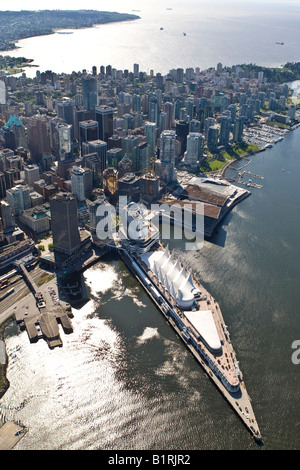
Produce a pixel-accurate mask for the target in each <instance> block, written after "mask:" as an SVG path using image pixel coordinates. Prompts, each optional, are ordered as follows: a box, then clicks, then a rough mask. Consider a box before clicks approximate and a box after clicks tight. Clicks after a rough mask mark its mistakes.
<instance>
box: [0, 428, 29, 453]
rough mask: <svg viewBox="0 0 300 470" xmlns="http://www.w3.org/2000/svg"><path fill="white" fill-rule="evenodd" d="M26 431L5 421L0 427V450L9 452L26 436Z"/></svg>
mask: <svg viewBox="0 0 300 470" xmlns="http://www.w3.org/2000/svg"><path fill="white" fill-rule="evenodd" d="M26 432H27V429H26V428H25V427H24V426H20V425H18V424H15V423H13V422H12V421H6V422H5V423H4V424H3V426H1V427H0V450H11V449H13V448H14V447H15V445H16V444H17V443H18V442H19V440H20V439H22V437H23V436H24V435H25V434H26Z"/></svg>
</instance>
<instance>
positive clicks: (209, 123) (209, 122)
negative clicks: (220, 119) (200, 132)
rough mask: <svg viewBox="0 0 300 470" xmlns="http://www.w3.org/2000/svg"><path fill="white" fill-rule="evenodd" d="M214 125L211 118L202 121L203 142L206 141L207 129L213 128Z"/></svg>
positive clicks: (213, 120)
mask: <svg viewBox="0 0 300 470" xmlns="http://www.w3.org/2000/svg"><path fill="white" fill-rule="evenodd" d="M214 125H215V119H214V118H212V117H207V118H206V119H205V120H204V134H205V140H206V141H207V139H208V129H209V128H210V127H211V126H214Z"/></svg>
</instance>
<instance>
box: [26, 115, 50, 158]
mask: <svg viewBox="0 0 300 470" xmlns="http://www.w3.org/2000/svg"><path fill="white" fill-rule="evenodd" d="M27 135H28V146H29V150H30V158H31V160H32V162H33V163H39V162H40V161H41V160H42V157H43V156H44V155H50V153H51V148H50V134H49V130H48V126H47V121H46V118H45V117H43V116H40V115H36V116H32V117H30V118H28V119H27Z"/></svg>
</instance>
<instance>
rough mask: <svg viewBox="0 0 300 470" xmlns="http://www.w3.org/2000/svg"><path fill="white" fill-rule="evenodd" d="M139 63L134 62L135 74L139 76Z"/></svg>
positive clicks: (135, 76)
mask: <svg viewBox="0 0 300 470" xmlns="http://www.w3.org/2000/svg"><path fill="white" fill-rule="evenodd" d="M139 69H140V67H139V64H133V76H134V78H137V77H138V76H139Z"/></svg>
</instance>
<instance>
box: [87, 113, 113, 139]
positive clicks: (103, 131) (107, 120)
mask: <svg viewBox="0 0 300 470" xmlns="http://www.w3.org/2000/svg"><path fill="white" fill-rule="evenodd" d="M95 120H96V121H97V122H98V126H99V137H98V138H99V139H100V140H104V141H105V142H108V139H109V138H110V137H111V136H112V135H113V133H114V110H113V108H111V107H110V106H105V105H103V106H97V107H96V109H95ZM90 140H92V139H90Z"/></svg>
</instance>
